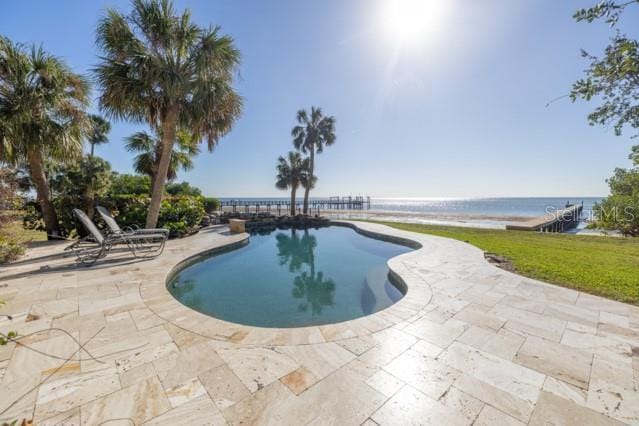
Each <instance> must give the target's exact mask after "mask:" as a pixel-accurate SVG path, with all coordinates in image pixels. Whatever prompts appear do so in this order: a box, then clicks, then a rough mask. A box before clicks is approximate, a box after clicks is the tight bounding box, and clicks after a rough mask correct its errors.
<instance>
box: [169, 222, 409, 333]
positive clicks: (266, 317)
mask: <svg viewBox="0 0 639 426" xmlns="http://www.w3.org/2000/svg"><path fill="white" fill-rule="evenodd" d="M410 250H411V249H410V248H408V247H404V246H402V245H398V244H393V243H389V242H385V241H380V240H376V239H372V238H368V237H365V236H363V235H360V234H358V233H356V232H355V231H353V230H352V229H349V228H344V227H338V226H330V227H325V228H319V229H286V230H275V231H273V232H271V233H270V234H266V235H252V236H251V237H250V243H249V244H248V245H246V246H243V247H241V248H239V249H236V250H233V251H230V252H226V253H222V254H217V255H214V256H211V257H209V258H206V259H204V260H202V261H200V262H198V263H196V264H193V265H191V266H189V267H187V268H185V269H184V270H182V271H180V273H179V274H178V275H176V276H175V277H174V278H173V280H172V281H171V282H170V283H169V285H168V289H169V291H170V292H171V294H173V296H174V297H175V298H177V299H178V300H179V301H181V302H182V303H183V304H185V305H186V306H189V307H191V308H193V309H195V310H197V311H199V312H202V313H205V314H208V315H210V316H213V317H216V318H220V319H223V320H226V321H231V322H236V323H240V324H246V325H252V326H259V327H301V326H308V325H319V324H328V323H334V322H340V321H345V320H349V319H354V318H358V317H362V316H365V315H369V314H371V313H374V312H377V311H379V310H382V309H384V308H386V307H388V306H390V305H392V304H393V303H395V302H396V301H398V300H399V299H400V298H401V297H402V296H403V294H402V292H401V291H400V290H399V289H397V288H396V287H395V286H394V285H393V284H392V283H391V282H390V281H389V278H388V267H387V266H386V261H387V260H388V259H390V258H391V257H394V256H397V255H399V254H402V253H406V252H408V251H410Z"/></svg>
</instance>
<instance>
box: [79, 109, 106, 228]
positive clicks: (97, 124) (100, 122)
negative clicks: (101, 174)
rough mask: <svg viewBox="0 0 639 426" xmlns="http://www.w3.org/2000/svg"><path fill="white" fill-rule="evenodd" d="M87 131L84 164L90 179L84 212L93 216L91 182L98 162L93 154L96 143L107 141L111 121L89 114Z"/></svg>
mask: <svg viewBox="0 0 639 426" xmlns="http://www.w3.org/2000/svg"><path fill="white" fill-rule="evenodd" d="M88 119H89V131H88V133H87V135H86V139H87V142H89V145H91V152H90V153H89V158H88V161H87V162H86V164H87V165H88V167H89V169H88V172H89V178H90V181H89V183H88V185H87V186H86V191H85V194H84V212H85V213H86V214H87V216H89V217H90V218H93V214H94V213H95V211H94V206H95V194H94V191H93V183H94V181H95V165H96V163H99V161H97V162H96V161H95V160H94V157H93V154H94V150H95V146H96V145H102V144H105V143H107V142H109V138H108V135H109V132H110V131H111V123H109V122H108V121H107V120H105V119H104V118H102V117H100V116H99V115H95V114H89V115H88Z"/></svg>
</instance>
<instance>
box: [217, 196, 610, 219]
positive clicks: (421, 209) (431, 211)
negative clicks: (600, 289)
mask: <svg viewBox="0 0 639 426" xmlns="http://www.w3.org/2000/svg"><path fill="white" fill-rule="evenodd" d="M317 198H322V197H317ZM233 199H235V200H274V201H275V200H279V201H288V198H287V197H270V198H269V197H267V198H255V197H253V198H251V197H237V198H222V200H233ZM599 201H601V198H600V197H579V196H572V197H494V198H426V197H425V198H377V197H371V205H370V209H369V210H367V211H364V212H362V214H366V212H370V213H380V214H385V213H387V214H388V215H389V216H392V214H393V213H401V215H398V217H409V216H410V215H411V214H414V215H415V216H416V217H419V216H420V215H421V216H422V217H423V216H426V217H428V218H429V219H436V218H439V219H441V220H442V221H450V220H454V221H459V220H466V219H468V220H471V221H472V220H476V221H484V222H487V221H489V222H490V221H492V222H501V221H508V220H507V219H508V218H523V217H535V216H543V215H545V214H547V213H549V212H550V213H552V212H553V211H555V210H557V209H561V208H563V207H565V205H566V204H567V203H582V202H583V204H584V211H583V216H584V218H586V219H587V218H588V217H590V215H591V212H592V207H593V205H594V204H595V203H596V202H599ZM300 202H301V198H300ZM500 219H503V220H500Z"/></svg>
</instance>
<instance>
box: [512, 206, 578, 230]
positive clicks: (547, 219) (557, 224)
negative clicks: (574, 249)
mask: <svg viewBox="0 0 639 426" xmlns="http://www.w3.org/2000/svg"><path fill="white" fill-rule="evenodd" d="M583 209H584V204H583V202H582V203H581V204H570V205H567V206H566V207H565V208H563V209H561V210H557V211H556V212H554V213H548V214H547V215H545V216H541V217H535V218H533V219H530V220H527V221H524V222H518V223H513V224H510V225H506V229H508V230H511V231H538V232H564V231H567V230H569V229H572V228H574V227H576V226H577V225H578V224H579V221H580V220H581V213H582V212H583Z"/></svg>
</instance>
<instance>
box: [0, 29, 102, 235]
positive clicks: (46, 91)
mask: <svg viewBox="0 0 639 426" xmlns="http://www.w3.org/2000/svg"><path fill="white" fill-rule="evenodd" d="M88 103H89V84H88V82H87V81H86V79H85V78H84V77H82V76H80V75H79V74H75V73H73V72H72V71H71V69H70V68H69V67H68V66H67V65H66V64H65V63H64V62H62V61H61V60H60V59H58V58H56V57H55V56H53V55H51V54H49V53H47V52H45V51H44V50H43V49H42V48H41V47H35V46H31V47H27V46H24V45H21V44H16V43H13V42H12V41H11V40H9V39H7V38H5V37H1V36H0V162H1V163H3V164H7V165H10V166H22V165H25V166H26V167H27V168H28V171H29V174H30V176H31V179H32V181H33V184H34V186H35V189H36V200H37V202H38V204H39V206H40V209H41V211H42V218H43V220H44V224H45V229H46V232H47V235H48V237H49V238H55V237H57V236H59V235H60V230H59V226H58V220H57V216H56V213H55V210H54V207H53V204H52V203H51V199H50V197H51V195H50V189H49V182H48V179H47V175H46V173H45V167H44V163H45V160H47V161H52V162H62V163H65V162H70V161H72V160H75V159H77V158H79V157H80V156H81V155H82V140H83V138H84V136H85V134H86V132H87V130H88V123H87V122H88V120H87V118H86V113H85V109H86V107H87V105H88Z"/></svg>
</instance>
